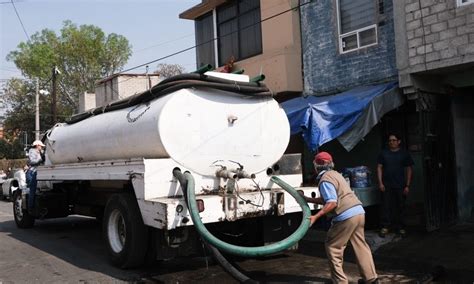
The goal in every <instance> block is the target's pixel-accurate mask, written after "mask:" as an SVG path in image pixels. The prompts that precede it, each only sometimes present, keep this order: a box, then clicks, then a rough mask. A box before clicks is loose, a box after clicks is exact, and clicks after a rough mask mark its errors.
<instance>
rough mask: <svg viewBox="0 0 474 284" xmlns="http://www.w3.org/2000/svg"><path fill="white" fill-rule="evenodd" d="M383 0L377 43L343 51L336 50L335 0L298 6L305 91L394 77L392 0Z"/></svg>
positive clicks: (315, 92) (326, 90) (333, 89)
mask: <svg viewBox="0 0 474 284" xmlns="http://www.w3.org/2000/svg"><path fill="white" fill-rule="evenodd" d="M396 1H398V0H396ZM383 3H384V15H383V17H381V18H380V19H379V21H378V30H377V33H378V44H377V45H375V46H370V47H367V48H362V49H360V50H357V51H352V52H349V53H345V54H339V46H338V24H337V11H336V0H332V1H313V2H312V3H311V4H309V5H306V6H303V7H301V34H302V52H303V72H304V94H305V95H326V94H333V93H337V92H341V91H344V90H347V89H349V88H352V87H356V86H360V85H368V84H373V83H378V82H383V81H389V80H396V79H397V74H398V72H397V68H396V60H395V39H394V24H393V5H392V0H385V1H383Z"/></svg>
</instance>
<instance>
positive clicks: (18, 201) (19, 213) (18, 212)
mask: <svg viewBox="0 0 474 284" xmlns="http://www.w3.org/2000/svg"><path fill="white" fill-rule="evenodd" d="M22 203H23V201H22V199H21V195H19V194H18V195H16V198H15V201H14V203H13V204H14V205H13V206H14V210H15V215H16V218H17V219H18V220H21V219H23V209H22V208H21V207H22Z"/></svg>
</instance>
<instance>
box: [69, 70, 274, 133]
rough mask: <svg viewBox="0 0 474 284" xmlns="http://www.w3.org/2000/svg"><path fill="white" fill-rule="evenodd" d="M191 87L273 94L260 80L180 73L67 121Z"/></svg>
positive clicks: (122, 107) (77, 119) (256, 94)
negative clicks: (237, 79)
mask: <svg viewBox="0 0 474 284" xmlns="http://www.w3.org/2000/svg"><path fill="white" fill-rule="evenodd" d="M193 87H206V88H212V89H217V90H222V91H228V92H234V93H235V94H237V95H241V96H248V97H254V98H258V97H265V96H273V94H272V93H271V92H270V90H269V89H268V88H267V87H266V86H265V84H262V83H260V82H237V81H232V80H227V79H222V78H216V77H212V76H206V75H203V74H196V73H190V74H181V75H177V76H173V77H171V78H168V79H165V80H163V81H161V82H160V83H158V84H157V85H155V86H153V87H152V88H151V89H150V90H147V91H144V92H142V93H139V94H136V95H133V96H131V97H128V98H125V99H122V100H119V101H116V102H113V103H111V104H109V105H106V106H103V107H97V108H95V109H92V110H89V111H87V112H83V113H80V114H76V115H73V116H71V118H70V119H69V120H68V121H67V123H68V124H74V123H77V122H79V121H82V120H84V119H86V118H89V117H91V116H95V115H99V114H102V113H105V112H110V111H114V110H119V109H124V108H127V107H131V106H135V105H138V104H141V103H146V102H149V101H151V100H154V99H156V98H159V97H162V96H165V95H167V94H170V93H172V92H176V91H178V90H180V89H185V88H193Z"/></svg>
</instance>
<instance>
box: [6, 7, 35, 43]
mask: <svg viewBox="0 0 474 284" xmlns="http://www.w3.org/2000/svg"><path fill="white" fill-rule="evenodd" d="M10 1H11V3H12V5H13V9H14V10H15V13H16V16H17V17H18V20H19V21H20V24H21V27H22V28H23V31H24V32H25V35H26V38H27V39H28V41H30V36H29V35H28V33H27V32H26V29H25V26H24V25H23V21H22V20H21V18H20V14H18V11H17V10H16V6H15V3H14V2H13V0H10Z"/></svg>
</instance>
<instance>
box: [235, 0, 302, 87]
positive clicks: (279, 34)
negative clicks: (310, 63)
mask: <svg viewBox="0 0 474 284" xmlns="http://www.w3.org/2000/svg"><path fill="white" fill-rule="evenodd" d="M297 5H298V1H295V0H289V1H288V0H262V1H260V10H261V18H262V19H266V18H268V17H270V16H272V15H275V14H278V13H281V12H282V11H286V10H288V9H290V8H291V7H295V6H297ZM300 33H301V32H300V15H299V13H298V10H294V11H291V12H288V13H285V14H282V15H281V16H278V17H275V18H273V19H270V20H268V21H265V22H262V54H260V55H257V56H253V57H251V58H247V59H244V60H241V61H238V62H236V64H235V69H237V70H238V69H244V70H245V74H248V75H249V76H250V77H254V76H257V75H259V74H260V73H263V74H265V77H266V79H265V84H266V85H267V86H268V87H269V88H270V90H272V91H273V92H275V93H280V92H301V91H302V90H303V76H302V72H301V69H302V64H301V36H300Z"/></svg>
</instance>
